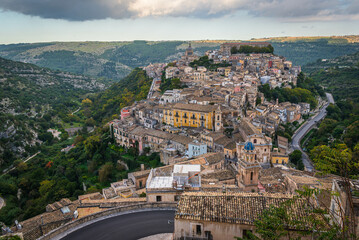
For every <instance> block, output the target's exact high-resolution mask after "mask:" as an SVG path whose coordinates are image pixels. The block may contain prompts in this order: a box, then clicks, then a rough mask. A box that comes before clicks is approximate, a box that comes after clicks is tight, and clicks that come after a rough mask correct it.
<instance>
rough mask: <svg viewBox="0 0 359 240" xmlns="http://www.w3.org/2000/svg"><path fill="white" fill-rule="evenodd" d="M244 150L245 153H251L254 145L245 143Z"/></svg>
mask: <svg viewBox="0 0 359 240" xmlns="http://www.w3.org/2000/svg"><path fill="white" fill-rule="evenodd" d="M244 149H245V150H247V151H253V150H254V145H253V143H252V142H246V144H245V145H244Z"/></svg>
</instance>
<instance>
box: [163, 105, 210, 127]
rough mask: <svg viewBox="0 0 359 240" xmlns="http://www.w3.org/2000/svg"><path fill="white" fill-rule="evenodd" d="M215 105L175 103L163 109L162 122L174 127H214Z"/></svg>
mask: <svg viewBox="0 0 359 240" xmlns="http://www.w3.org/2000/svg"><path fill="white" fill-rule="evenodd" d="M216 109H217V106H214V105H206V106H202V105H198V104H182V103H177V104H175V105H174V106H173V107H172V108H167V109H164V110H163V122H164V123H166V124H168V125H172V126H174V127H196V128H198V127H204V128H207V129H209V130H212V129H214V116H215V110H216Z"/></svg>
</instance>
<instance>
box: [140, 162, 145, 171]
mask: <svg viewBox="0 0 359 240" xmlns="http://www.w3.org/2000/svg"><path fill="white" fill-rule="evenodd" d="M144 170H145V165H144V164H143V163H142V164H141V171H144Z"/></svg>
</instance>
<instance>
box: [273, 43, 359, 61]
mask: <svg viewBox="0 0 359 240" xmlns="http://www.w3.org/2000/svg"><path fill="white" fill-rule="evenodd" d="M271 44H272V46H273V47H274V49H275V51H274V53H275V54H277V55H279V56H284V57H286V58H287V59H289V60H290V61H292V62H293V63H294V64H295V65H300V66H303V65H305V64H309V63H312V62H315V61H317V60H318V59H329V58H335V57H338V56H342V55H345V54H353V53H355V52H358V51H359V43H346V42H339V43H335V42H334V43H333V42H331V41H330V40H328V39H317V40H314V41H302V40H300V41H294V42H271Z"/></svg>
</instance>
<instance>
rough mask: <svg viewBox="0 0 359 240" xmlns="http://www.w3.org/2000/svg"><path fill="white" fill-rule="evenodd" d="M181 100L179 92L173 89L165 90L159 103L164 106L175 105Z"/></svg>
mask: <svg viewBox="0 0 359 240" xmlns="http://www.w3.org/2000/svg"><path fill="white" fill-rule="evenodd" d="M181 100H182V95H181V90H179V89H173V90H167V91H166V92H165V93H164V94H163V95H162V96H161V99H160V101H159V103H160V104H163V105H166V104H167V103H177V102H179V101H181Z"/></svg>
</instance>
